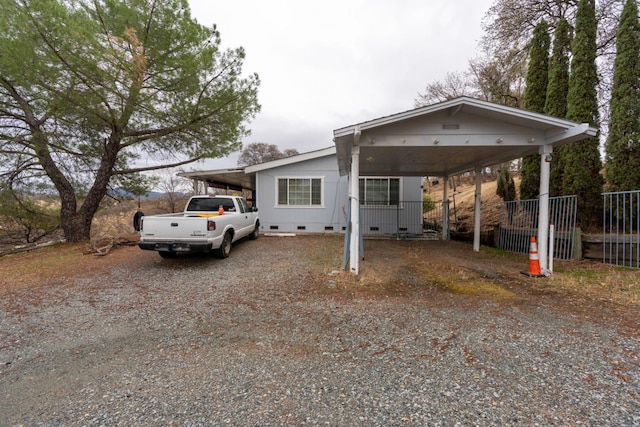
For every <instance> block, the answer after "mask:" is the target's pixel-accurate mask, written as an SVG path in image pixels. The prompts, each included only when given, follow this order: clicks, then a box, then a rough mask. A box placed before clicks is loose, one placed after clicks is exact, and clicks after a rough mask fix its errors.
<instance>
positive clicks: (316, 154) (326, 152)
mask: <svg viewBox="0 0 640 427" xmlns="http://www.w3.org/2000/svg"><path fill="white" fill-rule="evenodd" d="M334 154H336V147H335V146H331V147H327V148H323V149H321V150H315V151H309V152H307V153H302V154H296V155H295V156H290V157H285V158H283V159H278V160H272V161H270V162H264V163H258V164H257V165H252V166H246V167H245V168H244V171H245V173H247V174H254V173H256V172H260V171H263V170H267V169H273V168H279V167H281V166H286V165H291V164H294V163H300V162H304V161H307V160H313V159H319V158H321V157H326V156H332V155H334Z"/></svg>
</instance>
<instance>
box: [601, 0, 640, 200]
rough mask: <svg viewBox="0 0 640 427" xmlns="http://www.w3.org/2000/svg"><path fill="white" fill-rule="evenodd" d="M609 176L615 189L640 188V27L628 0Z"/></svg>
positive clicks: (620, 35)
mask: <svg viewBox="0 0 640 427" xmlns="http://www.w3.org/2000/svg"><path fill="white" fill-rule="evenodd" d="M616 52H617V53H616V59H615V63H614V68H613V88H612V90H611V103H610V112H611V118H610V122H609V136H608V138H607V142H606V159H607V164H606V168H605V177H606V179H607V184H609V186H610V188H611V189H612V190H617V191H622V190H638V189H640V92H639V90H640V56H639V55H640V26H639V25H638V7H637V5H636V2H635V1H634V0H627V2H626V3H625V5H624V9H623V10H622V15H621V16H620V24H619V26H618V32H617V36H616Z"/></svg>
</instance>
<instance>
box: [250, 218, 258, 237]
mask: <svg viewBox="0 0 640 427" xmlns="http://www.w3.org/2000/svg"><path fill="white" fill-rule="evenodd" d="M259 235H260V223H258V222H256V228H254V229H253V231H252V232H251V234H249V239H251V240H256V239H257V238H258V236H259Z"/></svg>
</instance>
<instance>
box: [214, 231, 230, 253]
mask: <svg viewBox="0 0 640 427" xmlns="http://www.w3.org/2000/svg"><path fill="white" fill-rule="evenodd" d="M231 240H233V238H232V237H231V232H230V231H227V232H226V233H225V234H224V237H223V238H222V244H221V245H220V247H219V248H218V249H216V250H215V251H214V252H213V253H214V255H215V256H216V257H217V258H227V257H228V256H229V254H230V253H231Z"/></svg>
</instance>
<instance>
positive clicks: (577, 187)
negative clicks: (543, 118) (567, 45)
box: [562, 0, 603, 228]
mask: <svg viewBox="0 0 640 427" xmlns="http://www.w3.org/2000/svg"><path fill="white" fill-rule="evenodd" d="M596 32H597V25H596V18H595V9H594V3H593V0H580V2H579V3H578V12H577V14H576V35H575V38H574V39H573V43H572V45H571V50H572V52H573V59H572V61H571V74H570V76H569V92H568V94H567V119H569V120H572V121H574V122H579V123H589V124H590V125H592V126H596V127H597V126H598V125H599V119H598V99H597V92H596V86H597V84H598V74H597V70H596ZM598 145H599V140H598V137H597V136H596V137H592V138H588V139H586V140H583V141H580V142H577V143H573V144H570V145H567V147H566V149H565V153H564V154H565V155H564V159H563V160H564V162H565V169H564V176H563V180H562V192H563V193H564V194H575V195H577V196H578V222H579V223H580V224H581V225H582V227H583V228H588V227H589V226H591V225H592V224H594V223H595V222H596V221H597V220H598V219H599V218H601V216H602V212H601V207H602V196H601V192H602V184H603V179H602V176H601V175H600V169H601V167H602V162H601V161H600V151H599V150H598Z"/></svg>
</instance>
